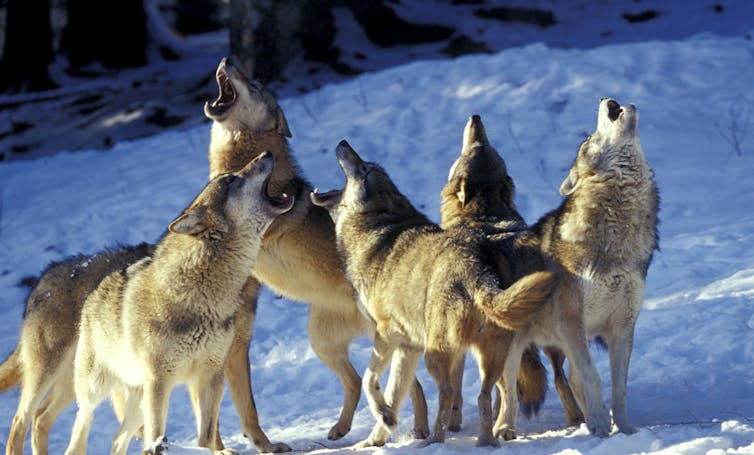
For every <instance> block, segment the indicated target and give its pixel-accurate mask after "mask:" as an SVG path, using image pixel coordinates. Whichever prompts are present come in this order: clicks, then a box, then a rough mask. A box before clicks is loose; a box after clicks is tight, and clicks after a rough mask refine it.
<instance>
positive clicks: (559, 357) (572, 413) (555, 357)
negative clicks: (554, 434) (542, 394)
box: [544, 348, 584, 427]
mask: <svg viewBox="0 0 754 455" xmlns="http://www.w3.org/2000/svg"><path fill="white" fill-rule="evenodd" d="M544 351H545V354H546V355H547V357H549V359H550V363H552V369H553V371H554V372H555V390H557V391H558V395H559V396H560V402H561V403H563V409H564V410H565V414H566V422H568V426H572V427H573V426H578V425H580V424H581V423H582V422H584V414H583V413H582V412H581V409H580V408H579V405H578V403H577V402H576V397H574V396H573V391H572V390H571V386H570V384H568V379H567V378H566V374H565V370H563V363H564V362H565V355H563V352H562V351H561V350H560V349H557V348H544Z"/></svg>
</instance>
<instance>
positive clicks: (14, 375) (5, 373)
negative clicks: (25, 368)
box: [0, 345, 21, 393]
mask: <svg viewBox="0 0 754 455" xmlns="http://www.w3.org/2000/svg"><path fill="white" fill-rule="evenodd" d="M20 352H21V350H20V349H19V346H18V345H16V348H15V349H14V350H13V352H11V353H10V355H9V356H8V358H7V359H5V362H3V363H2V365H0V393H2V392H5V391H6V390H8V389H10V388H11V387H16V386H19V385H21V359H20V356H21V354H20Z"/></svg>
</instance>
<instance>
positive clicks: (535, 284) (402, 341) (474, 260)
mask: <svg viewBox="0 0 754 455" xmlns="http://www.w3.org/2000/svg"><path fill="white" fill-rule="evenodd" d="M337 152H338V162H339V163H340V165H341V167H342V168H343V171H344V173H345V174H346V186H345V189H344V190H342V191H340V192H339V191H337V190H335V191H334V192H330V193H327V194H325V195H320V194H319V193H312V200H313V201H314V202H315V203H316V204H318V205H322V206H325V207H328V208H329V210H330V215H331V216H332V217H333V219H334V220H335V225H336V233H337V240H338V250H339V251H340V253H341V255H342V257H343V259H344V262H345V266H346V273H347V274H348V277H349V279H350V281H351V283H353V285H354V288H355V289H356V291H357V292H358V294H359V300H360V303H361V304H362V305H364V307H365V309H366V311H367V312H368V313H369V315H370V316H371V317H372V318H373V319H374V321H375V323H376V325H377V330H376V334H375V340H374V348H373V354H372V358H371V360H370V362H369V366H368V368H367V370H366V373H365V374H364V390H365V393H366V395H367V399H368V401H369V406H370V409H371V410H372V413H373V415H374V416H375V418H376V419H377V424H376V425H375V427H374V429H373V430H372V433H371V434H370V436H369V437H368V438H367V439H366V440H364V441H362V442H361V443H360V444H359V445H358V447H365V446H380V445H383V444H385V442H386V440H387V437H388V435H389V433H390V431H392V430H393V429H394V428H395V426H396V424H397V415H398V411H399V408H400V405H401V402H402V400H403V398H405V395H406V393H407V391H408V387H409V385H410V384H411V382H412V378H413V377H414V373H415V371H416V366H417V362H418V360H419V357H420V355H421V353H422V352H424V353H425V363H426V366H427V369H428V370H429V372H430V374H431V375H432V377H433V379H434V380H435V381H436V383H437V387H438V391H439V410H438V415H437V419H436V421H435V427H434V430H433V433H432V434H431V435H430V437H429V438H428V439H427V441H425V443H424V444H423V445H426V444H430V443H434V442H443V441H444V440H445V431H446V429H447V428H448V423H449V419H450V413H451V409H452V405H453V397H454V395H455V394H454V390H453V388H454V387H455V386H456V385H455V384H454V381H453V377H454V376H455V372H456V371H457V370H458V369H459V368H462V366H461V360H462V359H463V356H464V353H465V352H466V350H467V349H469V348H472V349H473V351H474V352H475V354H476V356H477V358H478V361H479V369H480V372H481V376H482V391H481V393H480V395H479V400H478V404H479V415H480V422H481V423H480V432H479V439H478V444H479V445H499V442H498V440H497V439H496V438H494V437H493V435H492V417H491V413H492V409H491V398H490V392H491V390H492V388H493V387H494V384H495V382H497V380H498V378H499V377H500V374H501V373H502V368H503V364H504V355H501V354H503V352H502V351H501V349H499V346H500V344H501V342H502V340H503V339H506V338H510V337H511V332H510V330H504V329H503V327H504V328H507V329H516V328H519V327H524V326H526V325H527V324H528V318H529V316H530V315H531V314H533V313H535V312H536V311H537V310H538V309H539V307H540V306H541V305H542V304H543V303H544V302H546V301H548V300H549V298H550V295H551V293H552V291H553V288H554V286H555V283H556V277H555V275H554V274H553V273H551V272H537V273H534V274H532V275H529V276H527V277H524V278H522V279H521V280H519V281H517V282H515V283H514V282H505V281H503V282H501V281H500V280H499V279H498V276H497V273H496V272H495V267H494V263H493V262H491V261H486V260H485V258H489V257H490V256H491V251H489V244H488V242H487V240H486V239H485V237H484V236H483V235H481V233H479V234H475V233H473V232H469V231H466V230H452V229H451V230H442V229H440V227H439V226H437V225H435V224H433V223H431V222H430V221H429V220H428V219H427V218H426V217H425V216H424V215H422V214H421V213H419V212H418V211H417V210H416V209H415V208H414V207H413V206H412V205H411V203H410V202H409V201H408V200H407V199H406V198H405V197H404V196H403V195H402V194H401V193H400V192H399V191H398V189H397V188H396V187H395V185H394V184H393V182H392V181H391V180H390V178H389V177H388V176H387V174H386V173H385V171H384V170H383V169H382V168H380V167H379V166H377V165H376V164H373V163H365V162H363V161H362V160H361V158H359V156H358V155H357V154H356V152H354V151H353V149H351V147H350V146H349V145H348V144H347V143H346V142H345V141H342V142H341V143H340V145H339V146H338V149H337ZM505 288H507V289H505ZM492 321H494V323H493V322H492ZM519 357H520V353H519ZM391 361H392V367H391V370H390V377H389V379H388V385H387V389H386V390H387V391H386V396H387V398H386V396H385V395H383V393H382V391H381V387H380V384H379V379H380V376H381V375H382V373H384V371H385V369H386V368H387V366H388V364H389V363H390V362H391Z"/></svg>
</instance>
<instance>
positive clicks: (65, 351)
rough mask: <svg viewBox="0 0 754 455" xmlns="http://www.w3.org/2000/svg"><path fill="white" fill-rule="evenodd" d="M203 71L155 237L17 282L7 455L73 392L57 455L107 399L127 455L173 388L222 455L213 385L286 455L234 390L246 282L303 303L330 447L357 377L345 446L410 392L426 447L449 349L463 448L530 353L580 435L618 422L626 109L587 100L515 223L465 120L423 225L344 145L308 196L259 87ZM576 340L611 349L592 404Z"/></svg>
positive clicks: (644, 256) (623, 341)
mask: <svg viewBox="0 0 754 455" xmlns="http://www.w3.org/2000/svg"><path fill="white" fill-rule="evenodd" d="M216 81H217V85H218V89H219V95H218V98H217V99H216V100H214V101H213V102H211V103H210V102H207V103H206V104H205V106H204V112H205V114H206V116H207V117H209V118H210V119H211V120H212V128H211V138H210V145H209V183H207V184H206V186H205V187H204V189H203V190H202V191H201V192H200V193H199V194H198V195H197V196H196V198H195V199H194V200H193V201H192V202H191V203H190V204H188V206H187V207H186V209H185V210H183V212H182V213H181V214H179V215H178V216H177V217H176V218H175V220H174V221H172V222H171V223H170V225H169V226H168V227H167V230H166V231H165V233H164V234H163V235H162V237H161V238H160V239H159V240H158V241H157V242H156V243H154V244H147V243H144V244H141V245H137V246H117V247H113V248H110V249H106V250H104V251H102V252H100V253H98V254H95V255H91V256H84V255H78V256H73V257H70V258H68V259H66V260H63V261H61V262H57V263H53V264H51V265H50V266H49V267H48V268H47V270H46V271H44V272H43V273H42V275H41V278H40V279H39V281H38V283H37V284H36V286H35V287H34V289H33V290H32V292H31V293H30V295H29V297H28V299H27V301H26V307H25V311H24V318H23V322H22V324H21V328H20V336H19V340H18V343H17V345H16V347H15V348H14V350H13V351H12V352H11V354H10V355H9V356H8V358H7V359H6V360H5V362H4V363H3V364H2V365H0V391H5V390H8V389H10V388H12V387H20V389H21V391H20V398H19V404H18V410H17V412H16V414H15V416H14V417H13V421H12V424H11V430H10V435H9V436H8V439H7V446H6V454H8V455H11V454H12V455H22V454H23V453H24V445H25V442H26V439H27V433H28V432H29V427H31V437H30V441H31V448H32V453H34V454H35V455H42V454H47V453H48V448H47V445H48V444H47V442H48V435H49V432H50V429H51V427H52V425H53V423H54V422H55V420H56V418H57V417H58V415H59V414H60V412H61V411H63V409H65V408H66V407H67V406H69V405H70V404H71V403H73V402H74V401H75V402H76V404H77V412H76V417H75V421H74V423H73V428H72V430H71V439H70V443H69V445H68V449H67V450H66V454H67V455H74V454H85V453H86V451H87V437H88V434H89V431H90V429H91V426H92V423H93V416H94V410H95V409H96V408H97V407H98V405H99V404H100V403H101V402H102V401H103V400H106V399H109V400H110V401H111V402H112V407H113V409H114V412H115V414H116V416H117V418H118V421H119V422H120V426H119V428H118V430H117V432H116V433H115V435H114V436H113V440H112V448H111V453H112V454H117V455H122V454H125V453H126V452H127V449H128V447H129V444H130V442H131V439H132V438H134V437H137V438H140V439H142V441H143V450H144V453H149V454H158V453H163V452H166V451H167V450H168V447H169V445H168V439H167V435H166V434H165V433H166V419H167V411H168V403H169V397H170V393H171V390H172V389H173V388H174V387H175V386H176V385H179V384H185V385H186V386H187V389H188V392H189V397H190V400H191V405H192V409H193V411H194V414H195V418H196V428H197V437H198V445H199V446H201V447H205V448H208V449H210V450H211V451H213V453H221V454H231V453H236V452H235V451H234V450H232V449H229V448H225V446H224V445H223V441H222V439H221V437H220V423H219V421H218V414H219V410H220V404H221V399H222V395H223V388H224V384H225V382H226V381H227V385H228V389H229V392H230V396H231V398H232V401H233V404H234V406H235V408H236V410H237V412H238V415H239V417H240V421H241V426H242V429H243V432H244V435H246V436H247V437H248V438H249V439H250V440H251V442H252V443H253V444H254V445H255V446H256V448H257V449H258V450H259V451H260V452H287V451H290V450H291V447H289V446H288V445H287V444H285V443H282V442H277V443H274V442H271V441H270V440H269V438H268V437H267V436H266V435H265V433H264V431H263V430H262V428H261V427H260V423H259V418H258V415H257V410H256V406H255V402H254V397H253V393H252V386H251V379H250V371H251V370H250V368H251V367H250V364H249V346H250V342H251V336H252V332H253V327H254V322H255V317H256V307H257V299H258V295H259V292H260V289H261V287H262V286H267V287H268V288H270V289H271V290H272V291H273V292H275V293H277V294H279V295H282V296H284V297H286V298H288V299H290V300H294V301H300V302H306V303H308V304H310V311H309V320H308V334H309V337H310V342H311V346H312V349H313V350H314V352H315V353H316V354H317V356H318V357H319V358H320V359H321V360H322V362H323V363H324V364H325V365H326V366H327V367H329V368H330V369H331V370H332V371H333V372H335V374H336V375H337V377H338V378H339V379H340V382H341V384H342V387H343V396H344V400H343V406H342V410H341V413H340V416H339V417H338V419H337V421H336V422H335V424H334V425H333V426H332V428H331V429H330V430H329V433H328V434H327V438H328V439H330V440H337V439H340V438H342V437H343V436H345V435H346V434H347V433H348V432H349V431H350V429H351V423H352V421H353V418H354V412H355V410H356V408H357V405H358V402H359V399H360V396H361V392H362V390H363V392H364V394H365V395H366V400H367V403H368V406H369V409H370V411H371V413H372V414H373V416H374V419H375V424H374V427H373V429H372V431H371V432H370V434H369V435H368V437H367V438H366V439H364V440H363V441H361V442H359V443H358V444H357V445H356V446H354V448H363V447H372V446H382V445H384V444H385V443H386V442H387V441H388V439H389V437H390V434H391V432H392V431H393V430H395V428H396V426H397V424H398V415H399V411H400V407H401V404H402V403H403V401H404V399H405V398H406V395H407V394H409V393H410V398H411V400H412V405H413V411H414V425H413V432H412V436H413V437H414V438H416V439H419V440H421V441H420V442H418V443H417V445H418V446H419V447H425V446H427V445H430V444H433V443H442V442H443V441H444V440H445V438H446V434H447V432H453V431H458V430H460V429H461V427H462V425H463V416H462V413H461V411H462V407H463V406H462V405H463V396H462V393H461V392H462V380H463V371H464V362H465V357H466V354H467V352H471V353H472V355H473V356H474V358H475V360H476V362H477V364H478V368H479V374H480V377H481V382H480V383H481V390H479V395H478V398H477V406H478V412H479V432H478V438H477V444H478V445H479V446H500V445H501V444H502V443H501V440H503V441H508V440H512V439H514V438H516V422H517V417H518V413H519V411H521V412H522V413H523V414H525V415H526V416H527V417H531V416H532V415H533V414H536V412H537V411H538V410H539V407H540V405H541V403H542V402H543V400H544V396H545V392H546V390H547V388H548V384H547V373H546V368H545V366H544V365H543V363H542V361H541V358H540V350H541V351H542V352H544V353H545V355H546V357H547V358H548V359H549V360H550V362H551V364H552V371H553V373H554V383H555V389H556V391H557V393H558V395H559V397H560V400H561V402H562V404H563V408H564V413H565V420H566V422H565V425H568V426H575V425H580V424H582V423H585V424H586V426H587V428H588V430H589V432H590V433H591V434H593V435H595V436H598V437H607V436H609V435H610V434H611V432H613V424H614V425H615V427H617V431H619V432H621V433H626V434H630V433H633V432H634V431H635V429H634V427H632V425H631V423H630V422H629V420H628V417H627V403H626V395H627V379H628V366H629V361H630V358H631V351H632V347H633V336H634V326H635V324H636V320H637V316H638V314H639V310H640V308H641V305H642V300H643V293H644V286H645V278H646V274H647V269H648V267H649V264H650V262H651V260H652V255H653V252H654V251H655V250H656V249H657V248H658V233H657V223H658V219H657V213H658V208H659V197H658V191H657V188H656V185H655V183H654V181H653V173H652V170H651V168H650V167H649V165H648V164H647V161H646V158H645V156H644V152H643V150H642V146H641V143H640V141H639V135H638V117H639V114H638V111H637V109H636V107H635V106H634V105H633V104H626V105H621V104H619V103H618V102H616V101H615V100H612V99H601V100H600V101H599V108H598V112H597V125H596V129H595V131H594V133H593V134H592V135H590V136H588V137H587V138H586V139H585V140H584V141H583V143H582V144H581V145H580V147H579V148H578V152H577V154H576V158H575V160H574V161H573V164H572V166H571V168H570V170H569V171H568V175H567V176H565V179H564V180H563V183H562V185H561V186H560V194H561V195H562V196H563V197H564V198H563V200H562V203H561V204H560V206H559V207H557V208H555V209H554V210H552V211H551V212H549V213H547V214H545V215H544V216H542V217H541V218H540V219H539V220H538V221H537V222H536V223H534V224H533V225H528V224H527V223H526V221H524V219H523V217H522V216H521V215H520V214H519V212H518V211H517V208H516V205H515V203H514V196H515V186H514V183H513V179H512V178H511V176H510V175H509V174H508V170H507V168H506V164H505V161H504V159H503V158H502V157H501V155H500V154H499V153H498V152H497V150H496V149H495V148H494V147H493V145H492V143H491V141H490V139H489V138H488V137H487V133H486V131H485V127H484V125H483V123H482V120H481V118H480V117H479V116H478V115H472V116H471V117H470V119H469V120H468V123H467V124H466V125H465V127H464V128H463V135H462V144H461V151H460V154H459V156H458V158H457V159H456V160H455V162H454V163H453V165H452V167H451V168H450V170H449V174H448V179H447V183H446V184H445V186H444V188H443V189H442V192H441V194H440V197H441V213H440V223H439V224H436V223H434V222H432V221H430V219H429V218H428V217H427V216H426V215H425V214H423V213H421V212H420V211H419V210H417V209H416V208H415V207H414V206H413V205H412V204H411V202H410V201H409V199H408V198H407V197H406V196H405V195H404V194H403V193H402V192H401V191H400V190H399V189H398V187H397V186H396V184H395V183H394V182H393V181H392V180H391V178H390V176H389V173H388V171H387V170H385V169H383V168H382V167H380V166H379V165H378V164H376V163H373V162H367V161H364V160H363V159H362V158H361V157H360V156H359V154H358V153H357V152H356V150H354V148H353V147H352V146H351V145H350V144H349V143H348V142H347V141H346V140H343V141H341V142H340V143H339V144H338V145H337V147H336V153H335V155H336V161H334V162H333V165H335V163H336V162H337V164H338V165H339V166H340V168H341V169H342V171H343V174H344V175H345V185H344V187H343V188H341V189H335V190H331V191H325V192H320V191H319V190H317V189H315V188H314V187H313V186H312V185H311V184H310V183H309V182H308V181H307V180H306V179H305V177H304V176H303V174H302V171H301V170H300V169H299V167H298V166H297V164H296V161H295V158H294V155H293V154H292V152H291V150H290V149H289V146H288V142H287V138H288V137H291V130H290V128H289V126H288V122H287V120H286V118H285V115H284V114H283V111H282V110H281V108H280V107H279V105H278V104H277V102H276V100H275V97H274V96H273V95H272V93H271V92H269V91H268V90H267V89H266V88H265V87H263V86H262V85H261V84H259V83H258V82H256V81H254V80H253V79H251V78H249V77H247V76H246V75H244V74H243V73H242V72H241V71H240V70H239V68H238V67H237V66H235V65H234V64H233V63H232V61H231V60H230V59H223V60H222V61H221V62H220V64H219V66H218V68H217V71H216ZM459 132H460V128H459ZM364 335H366V336H368V337H370V338H371V340H372V341H373V348H372V355H371V358H370V360H369V363H368V366H367V368H366V371H365V372H364V374H363V379H362V377H361V376H360V375H359V373H358V372H357V371H356V369H355V368H354V366H353V365H352V363H351V361H350V360H349V357H348V350H349V345H350V344H351V342H352V340H354V339H355V338H356V337H359V336H364ZM592 340H598V341H599V344H601V345H603V346H604V347H606V349H607V351H608V355H609V364H610V384H611V397H610V401H609V403H610V404H609V409H608V408H607V407H606V406H605V402H604V401H603V397H602V386H601V380H600V377H599V373H598V371H597V368H596V366H595V363H594V361H593V359H592V356H591V353H590V344H589V343H590V341H592ZM422 355H424V362H425V366H426V369H427V371H428V373H429V375H430V376H431V377H432V379H433V380H434V381H435V383H436V386H437V393H438V397H437V416H436V419H435V421H434V425H433V426H432V427H430V423H429V418H428V411H427V403H426V401H425V396H424V391H423V389H422V386H421V383H420V382H419V380H418V379H417V377H416V369H417V365H418V363H419V360H420V359H421V356H422ZM566 359H567V360H568V373H567V374H566V371H565V360H566ZM388 367H390V368H389V376H388V379H387V383H386V386H385V387H384V388H383V387H382V385H381V384H380V382H381V380H382V376H383V374H384V373H385V372H386V370H387V369H388ZM496 390H497V392H496ZM493 395H494V396H495V397H497V398H496V399H493Z"/></svg>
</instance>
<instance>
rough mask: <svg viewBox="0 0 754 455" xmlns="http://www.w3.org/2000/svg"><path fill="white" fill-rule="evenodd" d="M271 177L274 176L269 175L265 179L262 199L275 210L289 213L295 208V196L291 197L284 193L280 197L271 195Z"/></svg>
mask: <svg viewBox="0 0 754 455" xmlns="http://www.w3.org/2000/svg"><path fill="white" fill-rule="evenodd" d="M271 175H272V174H270V175H268V176H267V178H266V179H264V184H263V185H262V198H264V199H265V200H266V201H267V203H268V204H270V205H271V206H272V207H273V208H274V209H276V210H279V211H281V212H287V211H288V210H289V209H290V208H291V207H293V196H289V195H288V194H286V193H283V194H281V195H280V196H272V195H270V191H269V189H270V177H271Z"/></svg>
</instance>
